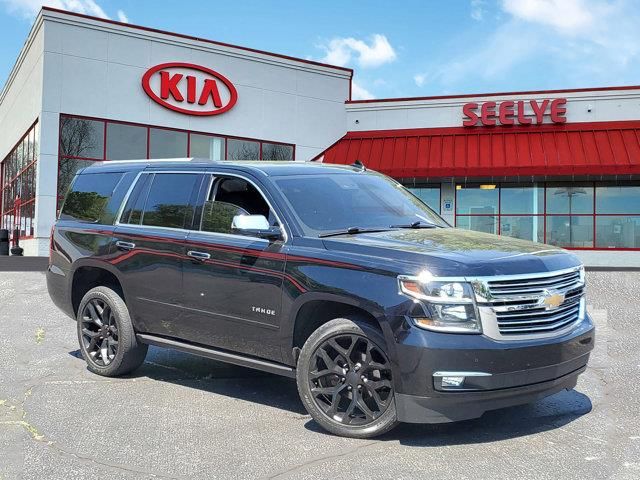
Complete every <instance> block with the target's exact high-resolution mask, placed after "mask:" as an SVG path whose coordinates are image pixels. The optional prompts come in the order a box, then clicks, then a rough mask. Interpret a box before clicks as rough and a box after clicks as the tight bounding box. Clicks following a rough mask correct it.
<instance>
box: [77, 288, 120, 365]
mask: <svg viewBox="0 0 640 480" xmlns="http://www.w3.org/2000/svg"><path fill="white" fill-rule="evenodd" d="M81 335H82V345H83V347H84V349H85V351H86V353H87V355H88V358H89V359H90V361H92V362H93V363H95V364H96V365H97V366H99V367H106V366H108V365H110V364H111V362H113V360H114V359H115V358H116V355H117V353H118V341H119V335H118V324H117V322H116V318H115V314H114V312H113V309H112V308H111V306H110V305H109V304H108V303H107V302H105V301H103V300H102V299H100V298H92V299H91V300H89V302H87V304H86V305H85V307H84V310H83V312H82V333H81Z"/></svg>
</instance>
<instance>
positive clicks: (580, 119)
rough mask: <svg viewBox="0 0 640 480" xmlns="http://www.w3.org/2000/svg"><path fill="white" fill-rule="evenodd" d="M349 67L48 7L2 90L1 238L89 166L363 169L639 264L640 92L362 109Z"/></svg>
mask: <svg viewBox="0 0 640 480" xmlns="http://www.w3.org/2000/svg"><path fill="white" fill-rule="evenodd" d="M352 77H353V71H352V70H351V69H348V68H343V67H337V66H331V65H325V64H322V63H318V62H313V61H309V60H304V59H298V58H292V57H289V56H286V55H280V54H276V53H270V52H264V51H260V50H256V49H251V48H244V47H239V46H234V45H229V44H224V43H220V42H216V41H212V40H206V39H201V38H195V37H192V36H188V35H183V34H176V33H170V32H164V31H159V30H156V29H150V28H145V27H140V26H134V25H130V24H124V23H119V22H115V21H111V20H104V19H99V18H94V17H89V16H85V15H80V14H75V13H69V12H63V11H60V10H55V9H51V8H46V7H45V8H43V9H42V11H41V12H40V14H39V15H38V17H37V18H36V20H35V23H34V25H33V27H32V29H31V32H30V34H29V36H28V38H27V40H26V42H25V44H24V47H23V49H22V51H21V53H20V55H19V57H18V59H17V61H16V64H15V66H14V67H13V70H12V71H11V73H10V75H9V78H8V80H7V82H6V84H5V86H4V88H3V90H2V92H1V93H0V132H1V133H0V161H1V162H2V163H1V172H0V187H1V189H2V190H1V195H0V201H1V203H0V213H1V223H2V225H1V228H6V229H10V230H13V229H16V228H17V229H18V230H19V235H20V244H21V246H22V247H23V248H24V249H25V254H27V255H47V254H48V248H49V235H50V231H51V226H52V225H53V222H54V221H55V218H56V215H57V209H58V207H59V205H60V201H61V197H62V196H63V195H64V192H65V191H66V188H67V187H68V185H69V183H70V181H71V179H72V178H73V175H74V174H75V172H76V171H77V170H78V169H79V168H82V167H85V166H87V165H90V164H91V163H92V162H96V161H105V160H106V161H109V160H120V159H145V158H156V159H159V158H175V157H205V158H210V159H213V160H223V159H236V160H256V159H260V160H300V161H308V160H315V161H323V162H327V163H343V164H350V163H353V162H355V161H356V160H359V161H360V162H362V163H363V164H364V165H366V166H367V168H371V169H374V170H378V171H380V172H383V173H385V174H387V175H389V176H391V177H393V178H396V179H397V180H399V181H400V182H401V183H403V184H404V185H406V186H407V187H408V188H410V189H411V190H412V191H413V192H414V193H415V194H416V195H418V196H419V197H420V198H422V199H423V200H424V201H425V202H426V203H427V204H428V205H430V206H431V207H432V208H433V209H434V210H436V211H437V212H439V213H440V214H441V215H442V216H443V217H444V218H445V219H446V220H447V221H448V222H449V223H451V224H452V225H456V226H457V227H459V228H466V229H473V230H480V231H484V232H490V233H495V234H500V235H508V236H513V237H518V238H524V239H528V240H534V241H538V242H543V243H548V244H552V245H559V246H563V247H566V248H570V249H573V250H575V252H576V253H577V254H578V255H579V256H580V257H581V258H582V259H583V260H584V262H585V263H586V264H587V265H592V266H612V267H627V266H640V177H639V175H640V86H631V87H612V88H585V89H573V90H562V91H560V90H556V91H533V92H511V93H488V94H474V95H457V96H439V97H424V98H397V99H380V100H352V99H351V81H352Z"/></svg>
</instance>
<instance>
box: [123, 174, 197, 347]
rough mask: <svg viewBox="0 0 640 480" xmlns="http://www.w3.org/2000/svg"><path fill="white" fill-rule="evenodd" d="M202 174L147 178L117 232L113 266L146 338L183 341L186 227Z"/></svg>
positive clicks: (136, 190)
mask: <svg viewBox="0 0 640 480" xmlns="http://www.w3.org/2000/svg"><path fill="white" fill-rule="evenodd" d="M201 181H202V172H189V171H187V172H161V171H160V172H143V173H142V174H141V175H140V177H139V178H138V181H137V183H136V185H135V186H134V188H133V189H132V191H131V193H130V195H129V200H128V201H127V204H126V205H125V207H124V210H123V211H122V214H121V216H120V221H119V223H118V224H117V227H116V230H115V232H114V245H113V251H114V254H113V255H112V259H111V262H112V264H113V265H114V266H116V268H117V269H118V270H119V271H120V274H121V279H122V282H123V288H124V292H125V297H126V301H127V303H128V304H129V305H130V306H131V307H132V308H131V311H132V313H133V316H134V322H135V325H136V328H137V329H138V330H139V331H141V332H147V333H153V334H157V335H165V336H171V337H181V336H182V335H181V331H180V317H181V305H182V301H183V295H182V273H183V264H184V259H185V254H186V250H185V239H186V236H187V230H186V228H185V227H186V226H188V225H191V223H192V221H193V212H194V204H195V199H196V196H197V194H198V191H199V188H200V183H201Z"/></svg>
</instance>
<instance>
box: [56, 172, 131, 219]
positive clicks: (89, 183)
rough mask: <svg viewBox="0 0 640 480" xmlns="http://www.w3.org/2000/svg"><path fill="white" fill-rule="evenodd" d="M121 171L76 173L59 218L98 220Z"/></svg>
mask: <svg viewBox="0 0 640 480" xmlns="http://www.w3.org/2000/svg"><path fill="white" fill-rule="evenodd" d="M122 175H123V174H122V173H89V174H84V175H78V176H77V177H76V179H75V182H74V183H73V187H72V189H71V191H70V192H69V195H67V198H66V200H65V202H64V206H63V207H62V213H61V215H60V218H62V219H76V220H82V221H85V222H96V223H97V222H99V221H100V220H102V219H103V217H104V215H105V210H106V207H107V204H108V203H109V199H110V198H111V196H112V195H113V191H114V190H115V188H116V186H117V185H118V183H119V182H120V179H121V178H122Z"/></svg>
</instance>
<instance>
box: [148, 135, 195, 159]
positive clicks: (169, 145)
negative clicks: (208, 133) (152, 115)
mask: <svg viewBox="0 0 640 480" xmlns="http://www.w3.org/2000/svg"><path fill="white" fill-rule="evenodd" d="M186 156H187V132H180V131H177V130H167V129H164V128H150V129H149V158H184V157H186Z"/></svg>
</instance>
